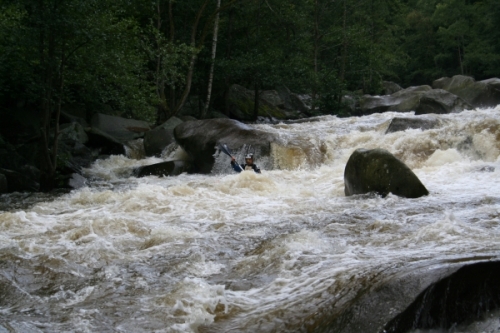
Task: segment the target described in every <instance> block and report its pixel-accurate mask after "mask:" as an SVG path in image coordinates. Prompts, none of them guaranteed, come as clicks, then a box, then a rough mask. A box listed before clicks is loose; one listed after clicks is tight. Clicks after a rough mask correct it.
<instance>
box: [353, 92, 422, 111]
mask: <svg viewBox="0 0 500 333" xmlns="http://www.w3.org/2000/svg"><path fill="white" fill-rule="evenodd" d="M431 89H432V88H431V87H430V86H416V87H409V88H406V89H403V90H400V91H398V92H396V93H394V94H392V95H385V96H370V95H364V96H362V97H361V98H360V100H359V107H360V110H361V114H363V115H368V114H372V113H381V112H385V111H398V112H408V111H413V110H415V109H416V108H417V107H418V105H419V102H420V97H421V96H422V95H423V94H424V93H425V92H427V91H429V90H431Z"/></svg>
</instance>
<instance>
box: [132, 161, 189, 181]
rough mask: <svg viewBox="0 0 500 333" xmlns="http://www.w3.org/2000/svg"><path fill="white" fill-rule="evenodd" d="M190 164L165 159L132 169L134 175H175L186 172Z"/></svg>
mask: <svg viewBox="0 0 500 333" xmlns="http://www.w3.org/2000/svg"><path fill="white" fill-rule="evenodd" d="M190 167H191V165H190V163H188V162H185V161H167V162H161V163H156V164H151V165H146V166H142V167H139V168H136V169H134V175H135V176H136V177H146V176H159V177H163V176H177V175H180V174H181V173H183V172H188V171H189V169H190Z"/></svg>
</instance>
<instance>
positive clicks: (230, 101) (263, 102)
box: [226, 84, 288, 121]
mask: <svg viewBox="0 0 500 333" xmlns="http://www.w3.org/2000/svg"><path fill="white" fill-rule="evenodd" d="M254 105H255V92H254V90H250V89H246V88H245V87H243V86H240V85H237V84H233V85H232V86H231V87H230V88H229V91H228V94H227V97H226V110H227V111H228V112H227V113H228V114H230V115H231V117H233V118H235V119H238V120H243V121H249V120H254V119H255V115H254ZM284 107H285V102H284V101H283V100H282V99H281V97H280V94H279V93H278V92H277V91H276V90H264V91H260V92H259V110H258V115H257V116H261V117H269V118H275V119H286V118H287V114H288V113H287V112H285V111H284Z"/></svg>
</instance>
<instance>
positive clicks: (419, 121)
mask: <svg viewBox="0 0 500 333" xmlns="http://www.w3.org/2000/svg"><path fill="white" fill-rule="evenodd" d="M440 125H441V121H440V120H439V118H437V117H435V116H420V117H412V118H407V117H396V118H393V119H392V120H391V124H390V125H389V127H388V128H387V130H386V131H385V134H388V133H394V132H399V131H406V130H407V129H417V128H420V129H422V130H428V129H433V128H436V127H439V126H440Z"/></svg>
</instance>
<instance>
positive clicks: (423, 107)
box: [415, 89, 473, 115]
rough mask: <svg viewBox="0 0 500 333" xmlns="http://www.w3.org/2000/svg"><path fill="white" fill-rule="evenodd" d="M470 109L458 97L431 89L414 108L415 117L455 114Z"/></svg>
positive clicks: (468, 105)
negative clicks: (431, 114) (427, 114)
mask: <svg viewBox="0 0 500 333" xmlns="http://www.w3.org/2000/svg"><path fill="white" fill-rule="evenodd" d="M470 109H473V107H472V105H470V104H469V103H467V102H465V101H464V100H463V99H461V98H460V97H458V96H456V95H454V94H452V93H449V92H447V91H446V90H443V89H433V90H430V91H427V92H425V93H424V94H423V95H422V96H421V97H420V100H419V103H418V106H417V107H416V108H415V115H420V114H426V113H436V114H447V113H457V112H462V111H463V110H470Z"/></svg>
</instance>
